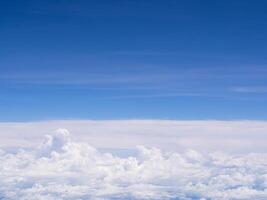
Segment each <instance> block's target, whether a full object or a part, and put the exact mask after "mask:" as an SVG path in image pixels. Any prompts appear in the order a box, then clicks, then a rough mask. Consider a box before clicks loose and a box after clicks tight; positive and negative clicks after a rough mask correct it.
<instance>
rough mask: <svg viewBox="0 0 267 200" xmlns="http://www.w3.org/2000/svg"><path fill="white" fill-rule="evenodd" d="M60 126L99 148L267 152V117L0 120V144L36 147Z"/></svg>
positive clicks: (74, 137)
mask: <svg viewBox="0 0 267 200" xmlns="http://www.w3.org/2000/svg"><path fill="white" fill-rule="evenodd" d="M57 128H67V129H68V130H69V131H71V132H72V133H73V139H74V140H76V139H79V140H82V141H86V142H88V143H89V144H90V145H92V146H95V147H97V148H113V149H120V148H123V149H132V148H135V147H136V145H145V146H154V147H159V148H162V149H167V150H181V149H187V148H193V149H196V150H204V151H206V150H207V151H210V150H214V151H215V150H219V151H228V152H239V153H243V152H267V147H266V140H267V135H266V132H267V121H249V120H248V121H213V120H210V121H175V120H99V121H98V120H56V121H42V122H9V123H5V122H2V123H0V147H1V146H2V147H12V146H22V147H33V146H34V145H35V144H36V143H38V142H40V138H42V136H44V135H45V134H48V133H51V132H52V131H53V130H55V129H57Z"/></svg>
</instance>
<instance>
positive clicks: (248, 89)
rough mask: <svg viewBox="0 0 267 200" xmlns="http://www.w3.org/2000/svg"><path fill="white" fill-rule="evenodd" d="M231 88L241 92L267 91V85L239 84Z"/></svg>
mask: <svg viewBox="0 0 267 200" xmlns="http://www.w3.org/2000/svg"><path fill="white" fill-rule="evenodd" d="M231 89H232V91H234V92H240V93H267V86H238V87H233V88H231Z"/></svg>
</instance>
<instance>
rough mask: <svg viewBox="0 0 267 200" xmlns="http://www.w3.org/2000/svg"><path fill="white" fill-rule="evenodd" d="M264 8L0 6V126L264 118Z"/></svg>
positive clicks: (262, 4) (120, 0)
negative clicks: (6, 123) (54, 121)
mask: <svg viewBox="0 0 267 200" xmlns="http://www.w3.org/2000/svg"><path fill="white" fill-rule="evenodd" d="M266 21H267V2H266V1H263V0H262V1H260V0H259V1H252V0H251V1H247V0H242V1H241V0H234V1H232V0H231V1H208V0H206V1H197V0H195V1H193V0H189V1H188V0H186V1H174V0H169V1H163V0H162V1H158V0H153V1H152V0H151V1H150V0H145V1H141V0H140V1H139V0H138V1H137V0H132V1H127V0H116V1H115V0H114V1H108V0H100V1H99V0H98V1H85V0H75V1H70V0H68V1H60V0H53V1H52V0H51V1H50V0H48V1H40V0H32V1H30V0H24V1H16V0H13V1H9V0H2V1H1V2H0V30H1V31H0V44H1V48H0V120H1V121H28V120H47V119H133V118H135V119H147V118H155V119H181V120H188V119H200V120H202V119H203V120H204V119H223V120H225V119H226V120H228V119H229V120H231V119H263V120H266V119H267V109H266V102H267V67H266V64H267V56H266V55H267V48H266V47H267V23H266Z"/></svg>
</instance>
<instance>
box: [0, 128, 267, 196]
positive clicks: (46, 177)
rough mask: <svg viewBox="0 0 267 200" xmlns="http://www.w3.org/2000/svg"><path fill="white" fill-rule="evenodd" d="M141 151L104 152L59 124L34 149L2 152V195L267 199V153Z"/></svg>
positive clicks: (142, 149) (0, 163) (140, 148)
mask: <svg viewBox="0 0 267 200" xmlns="http://www.w3.org/2000/svg"><path fill="white" fill-rule="evenodd" d="M74 134H75V133H74ZM137 152H138V153H137V155H136V156H132V157H126V158H121V157H117V156H115V155H112V154H110V153H101V152H100V151H98V150H97V149H96V148H94V147H92V146H90V145H88V144H87V143H81V142H74V141H73V140H72V139H71V136H70V134H69V133H68V131H67V130H64V129H60V130H58V131H57V133H56V134H55V135H52V136H51V135H48V136H46V139H45V140H44V141H43V143H41V144H40V145H39V146H38V145H37V147H36V148H34V149H31V150H25V149H21V150H20V151H18V152H17V153H7V152H6V151H4V150H1V151H0V199H10V200H13V199H14V200H15V199H27V200H35V199H40V200H41V199H46V200H47V199H48V200H60V199H69V200H72V199H75V200H76V199H184V200H189V199H202V200H204V199H216V200H228V199H242V200H244V199H248V200H249V199H256V200H257V199H266V198H267V173H266V171H267V154H264V153H260V154H243V155H233V154H223V153H208V154H203V153H201V151H194V150H188V151H186V152H184V153H178V152H169V151H162V150H161V149H159V148H154V147H152V148H147V147H144V146H139V147H138V148H137Z"/></svg>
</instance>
